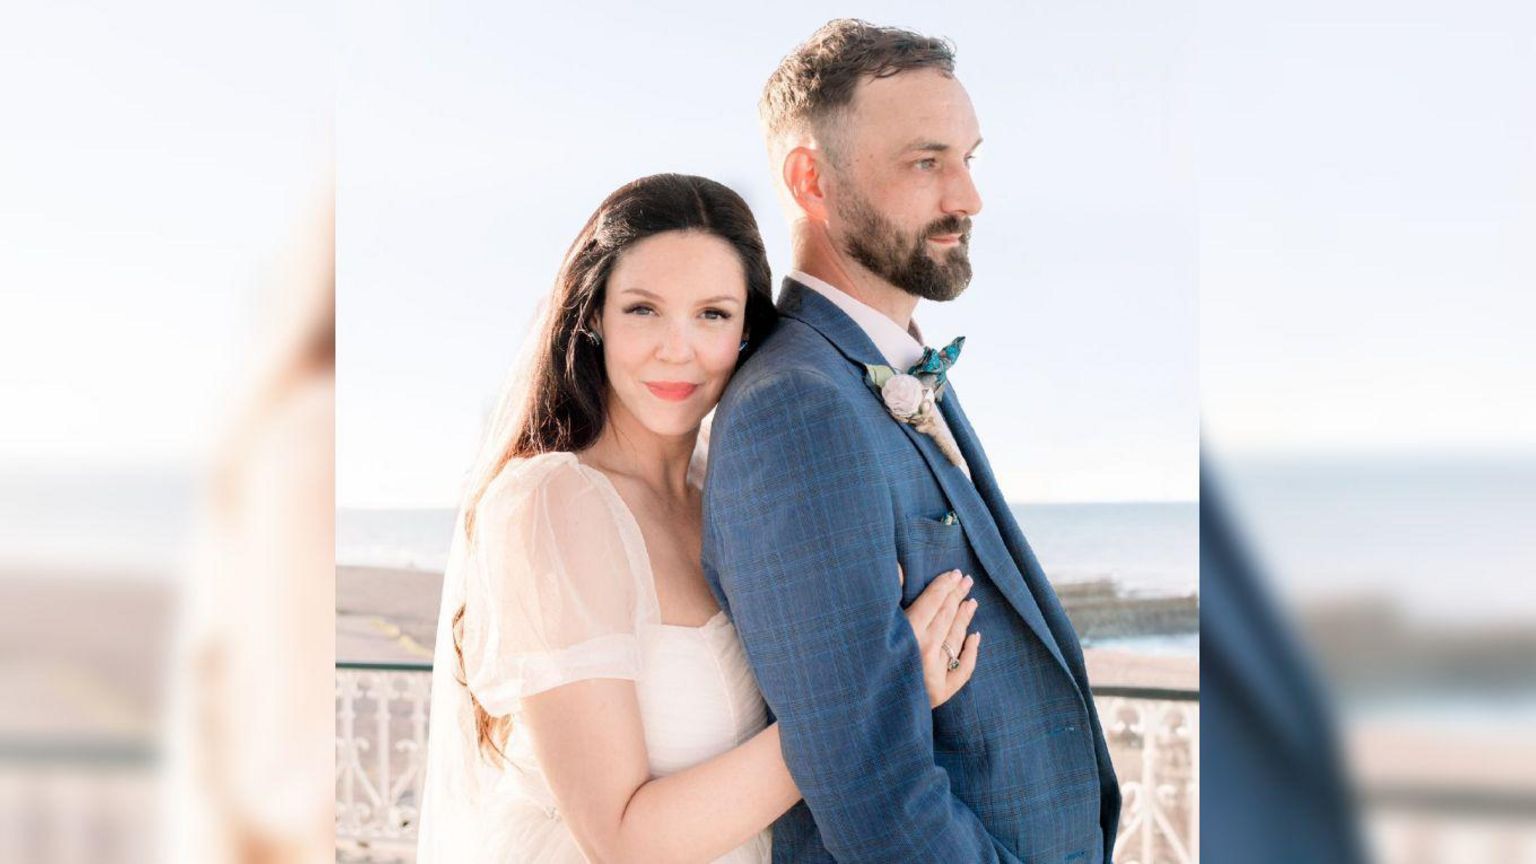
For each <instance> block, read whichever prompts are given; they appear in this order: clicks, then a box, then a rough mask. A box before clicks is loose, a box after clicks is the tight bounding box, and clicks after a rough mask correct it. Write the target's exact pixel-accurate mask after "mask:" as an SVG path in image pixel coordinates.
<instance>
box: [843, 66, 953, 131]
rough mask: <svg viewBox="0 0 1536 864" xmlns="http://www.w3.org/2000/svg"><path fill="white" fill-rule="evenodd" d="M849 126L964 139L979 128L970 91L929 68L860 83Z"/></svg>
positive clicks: (945, 75) (850, 112) (854, 99)
mask: <svg viewBox="0 0 1536 864" xmlns="http://www.w3.org/2000/svg"><path fill="white" fill-rule="evenodd" d="M844 122H845V123H849V124H851V125H853V126H854V127H856V128H857V129H858V130H859V131H861V132H866V131H867V132H875V133H878V134H880V135H881V136H882V137H883V136H885V135H888V134H903V135H912V136H919V137H928V138H934V137H940V136H945V137H947V136H948V135H959V136H962V137H963V136H966V135H969V134H972V133H973V132H974V130H975V129H976V126H977V121H976V116H975V111H974V109H973V108H972V106H971V100H970V96H969V95H968V94H967V93H966V91H965V87H963V86H962V85H961V84H960V82H959V80H958V79H956V78H955V77H954V76H953V75H949V74H945V73H943V72H940V71H937V70H929V69H922V70H915V71H911V72H902V73H899V74H896V75H891V76H888V77H885V78H866V79H865V80H863V81H861V82H860V83H859V86H858V88H857V89H856V90H855V91H854V94H853V99H852V101H851V102H850V104H849V106H848V111H847V113H846V116H845V118H844Z"/></svg>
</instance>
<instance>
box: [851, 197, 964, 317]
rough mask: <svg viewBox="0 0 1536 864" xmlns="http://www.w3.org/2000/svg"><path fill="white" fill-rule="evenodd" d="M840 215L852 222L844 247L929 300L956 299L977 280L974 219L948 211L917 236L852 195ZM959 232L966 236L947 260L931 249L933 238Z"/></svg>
mask: <svg viewBox="0 0 1536 864" xmlns="http://www.w3.org/2000/svg"><path fill="white" fill-rule="evenodd" d="M837 209H838V215H839V216H841V217H842V218H843V221H845V222H846V223H847V224H848V236H847V237H846V238H845V239H844V241H843V251H844V252H846V253H847V254H848V255H849V257H851V258H853V260H855V261H857V262H859V263H860V264H862V265H864V266H865V267H866V268H868V269H869V271H870V272H871V273H874V274H875V275H876V276H879V277H880V278H882V279H884V280H886V281H887V282H889V283H891V284H892V285H895V286H896V287H897V288H900V289H901V290H903V291H905V292H907V293H908V294H911V295H912V296H914V297H920V298H922V299H924V300H938V301H945V300H953V299H955V298H956V297H959V296H960V294H961V292H963V291H965V288H966V286H967V285H970V284H971V257H970V244H971V220H970V219H961V218H960V217H958V216H945V217H944V218H943V219H939V220H938V221H936V222H933V223H932V224H930V225H928V226H927V227H925V228H923V230H922V231H919V232H918V233H917V235H916V236H915V237H913V236H909V235H906V234H903V233H902V232H901V229H900V228H897V227H896V225H895V224H894V223H892V222H891V221H890V220H889V219H886V218H885V217H884V216H881V215H880V214H879V213H877V212H875V209H874V208H873V207H871V206H870V205H869V202H868V201H866V200H864V199H863V198H862V197H858V196H854V195H848V196H847V197H845V198H844V199H843V200H842V201H839V202H838V208H837ZM941 234H959V235H960V242H959V244H958V245H956V246H955V247H954V248H952V249H950V250H949V251H947V252H946V253H945V254H944V257H943V259H942V260H941V261H935V260H933V256H932V255H930V254H928V238H929V237H934V236H938V235H941Z"/></svg>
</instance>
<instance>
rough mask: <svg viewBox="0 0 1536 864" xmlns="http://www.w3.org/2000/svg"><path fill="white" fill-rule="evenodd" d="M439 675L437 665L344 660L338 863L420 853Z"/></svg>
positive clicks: (339, 696) (339, 668)
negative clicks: (419, 832)
mask: <svg viewBox="0 0 1536 864" xmlns="http://www.w3.org/2000/svg"><path fill="white" fill-rule="evenodd" d="M431 673H432V667H431V665H430V664H413V665H401V664H388V663H338V664H336V844H337V860H338V861H341V860H369V861H383V860H397V861H411V860H414V858H415V852H416V826H417V817H418V816H419V815H420V812H421V791H422V785H423V783H424V782H425V779H426V767H427V713H428V710H429V708H430V707H431V683H432V674H431Z"/></svg>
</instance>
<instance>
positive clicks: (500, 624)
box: [417, 453, 771, 864]
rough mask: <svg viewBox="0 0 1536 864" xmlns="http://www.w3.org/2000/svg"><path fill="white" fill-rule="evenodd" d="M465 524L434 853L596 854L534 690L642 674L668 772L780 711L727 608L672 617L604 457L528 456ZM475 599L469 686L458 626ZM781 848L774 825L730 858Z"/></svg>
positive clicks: (447, 672)
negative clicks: (490, 732)
mask: <svg viewBox="0 0 1536 864" xmlns="http://www.w3.org/2000/svg"><path fill="white" fill-rule="evenodd" d="M463 534H464V532H463V525H462V516H461V520H460V525H459V526H458V527H457V528H456V531H455V535H456V540H455V543H454V551H453V554H452V555H451V557H450V563H449V567H448V570H447V573H446V574H445V577H444V579H443V605H442V609H441V612H440V614H439V621H438V635H437V645H436V648H435V660H434V669H433V673H432V714H431V727H430V740H429V743H428V748H427V776H426V792H425V797H424V801H423V809H422V814H421V824H420V843H419V852H418V859H417V860H418V862H420V864H461V862H471V861H472V862H477V864H478V862H487V864H489V862H514V861H515V862H527V864H564V862H572V864H575V862H582V861H585V860H586V859H585V858H584V857H583V856H582V854H581V851H580V849H579V848H578V847H577V845H576V842H575V840H574V839H573V837H572V836H571V833H570V831H569V829H568V828H567V826H566V824H565V822H564V821H563V820H562V819H561V816H560V812H559V809H558V807H557V806H556V804H555V800H554V797H553V795H552V794H551V792H550V789H549V785H548V783H547V781H546V779H545V772H544V770H543V768H542V766H540V765H539V763H538V761H537V760H536V759H535V758H534V755H533V751H532V749H531V747H530V742H529V740H528V736H527V730H526V729H525V727H524V724H522V723H521V722H520V718H519V716H518V715H519V705H520V701H521V699H522V698H523V697H525V696H529V695H532V694H534V693H539V692H541V691H544V690H548V689H551V688H553V687H558V686H560V685H562V684H568V683H570V682H572V681H579V680H582V679H587V678H626V679H631V680H633V681H634V682H635V690H636V693H637V695H638V697H639V703H640V711H641V718H642V721H643V723H644V727H645V744H646V750H647V752H648V754H649V758H650V769H651V774H652V776H656V777H660V776H664V775H667V774H671V773H674V772H676V771H680V770H682V769H684V768H687V767H689V766H692V765H696V764H698V763H699V762H702V761H704V760H706V759H709V758H711V757H713V756H716V755H718V754H720V753H723V752H725V751H727V750H729V749H731V748H733V747H736V746H737V745H739V744H742V743H743V742H745V741H746V740H747V739H748V738H751V737H752V736H753V735H755V734H756V733H757V732H759V731H761V730H762V729H763V728H764V726H765V725H766V711H765V708H764V705H763V699H762V696H761V694H759V692H758V690H757V683H756V680H755V679H754V678H753V676H752V670H751V667H749V666H748V665H747V660H746V655H745V654H744V653H743V651H742V648H741V643H740V641H739V640H738V638H737V636H736V631H735V628H734V627H733V626H732V625H731V623H730V621H729V619H727V618H726V616H725V614H724V613H723V612H722V613H720V614H717V615H716V616H715V617H714V618H713V619H711V620H710V621H709V622H708V623H707V624H705V625H704V626H702V627H680V626H673V625H668V624H663V623H661V616H660V613H659V607H658V605H657V601H656V586H655V582H654V581H653V579H652V576H651V568H650V559H649V557H648V556H647V554H646V550H645V543H644V540H643V539H642V537H641V533H640V527H639V525H638V524H637V523H636V522H635V519H634V517H633V515H632V514H631V513H630V511H629V509H628V507H627V506H626V505H625V503H624V501H623V499H622V498H620V497H619V494H618V492H617V490H615V489H614V488H613V485H612V484H611V483H609V481H608V479H607V477H605V476H604V475H603V474H602V473H601V472H600V471H598V470H596V469H594V468H590V467H588V466H585V465H582V464H581V463H580V462H578V461H577V459H576V457H575V456H574V455H573V454H570V453H550V454H546V455H543V456H538V457H534V458H531V459H524V460H518V461H515V462H513V463H512V464H510V465H508V466H507V467H506V469H505V470H503V471H502V472H501V474H500V475H499V476H498V477H497V479H496V480H495V481H494V482H493V483H492V484H491V487H490V488H489V489H488V490H487V492H486V495H485V497H484V498H483V499H482V501H481V504H480V509H479V515H478V517H477V527H476V530H475V534H476V540H475V542H474V543H473V544H468V543H466V542H465V541H464V537H463ZM460 605H465V607H466V611H465V616H464V622H463V636H462V649H463V653H464V663H463V674H464V678H463V680H465V681H467V682H468V688H467V689H466V687H465V685H464V684H462V683H460V679H459V677H458V676H459V668H460V667H459V662H458V658H457V655H456V654H455V651H454V644H453V634H452V630H451V624H452V620H453V616H454V614H455V613H456V612H457V611H458V609H459V607H460ZM470 691H473V692H474V694H475V696H476V698H477V699H479V701H480V704H481V705H482V706H484V707H485V709H486V710H487V711H488V712H490V713H491V714H492V715H495V716H509V717H511V718H512V730H511V733H510V737H509V740H508V741H507V744H506V746H505V748H504V751H505V753H506V756H507V760H506V765H505V767H496V766H493V765H492V764H491V763H490V762H488V761H487V760H486V759H484V758H483V757H482V756H481V753H480V750H479V747H478V745H477V742H476V737H475V724H474V714H473V710H472V706H471V703H470V699H469V693H470ZM743 780H744V782H748V781H749V780H750V778H743ZM770 847H771V833H770V831H769V830H768V829H764V830H763V831H762V832H760V833H759V834H757V835H756V836H755V837H753V838H752V839H751V840H750V841H748V842H747V843H745V844H744V845H742V846H740V847H738V848H736V849H734V850H732V851H731V852H730V853H728V854H726V855H725V856H724V857H721V858H719V859H717V861H719V862H728V864H765V862H767V861H768V860H769V859H770V857H771V856H770Z"/></svg>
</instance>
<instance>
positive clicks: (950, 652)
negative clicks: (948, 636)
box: [939, 642, 960, 672]
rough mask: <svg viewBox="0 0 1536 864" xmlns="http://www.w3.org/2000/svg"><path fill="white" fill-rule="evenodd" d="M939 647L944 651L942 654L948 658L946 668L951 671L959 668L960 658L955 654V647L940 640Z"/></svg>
mask: <svg viewBox="0 0 1536 864" xmlns="http://www.w3.org/2000/svg"><path fill="white" fill-rule="evenodd" d="M939 648H940V649H942V650H943V651H944V656H945V657H948V658H949V664H948V666H947V667H946V668H947V669H949V671H951V672H953V671H955V670H956V669H959V668H960V658H959V657H958V656H956V655H955V649H953V648H951V647H949V643H948V642H940V643H939Z"/></svg>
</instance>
